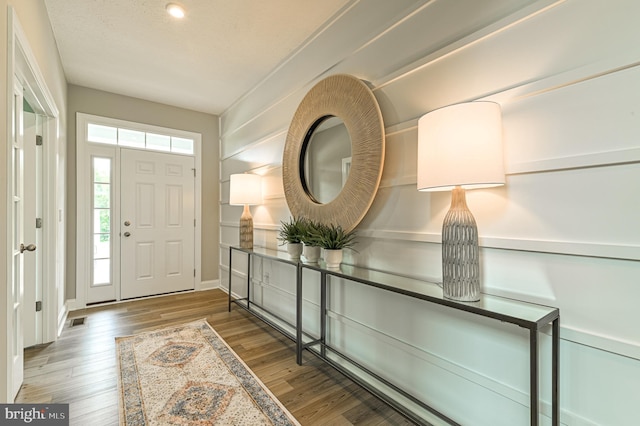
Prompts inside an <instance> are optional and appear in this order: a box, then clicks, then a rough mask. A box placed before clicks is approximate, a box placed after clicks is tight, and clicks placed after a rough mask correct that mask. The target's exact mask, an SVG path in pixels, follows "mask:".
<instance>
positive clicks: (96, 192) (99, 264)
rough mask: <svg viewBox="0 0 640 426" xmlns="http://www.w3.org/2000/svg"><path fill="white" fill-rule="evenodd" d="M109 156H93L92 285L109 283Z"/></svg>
mask: <svg viewBox="0 0 640 426" xmlns="http://www.w3.org/2000/svg"><path fill="white" fill-rule="evenodd" d="M111 161H112V160H111V158H104V157H93V158H92V162H91V165H92V176H93V199H92V200H91V209H92V210H93V224H92V225H93V226H92V234H93V253H92V259H93V270H92V271H91V275H92V277H93V278H92V285H93V286H100V285H110V284H111V177H112V176H111Z"/></svg>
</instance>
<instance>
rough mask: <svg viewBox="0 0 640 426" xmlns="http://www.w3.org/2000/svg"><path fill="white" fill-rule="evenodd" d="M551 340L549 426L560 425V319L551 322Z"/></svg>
mask: <svg viewBox="0 0 640 426" xmlns="http://www.w3.org/2000/svg"><path fill="white" fill-rule="evenodd" d="M552 334H553V337H552V338H553V340H552V342H551V401H552V403H551V410H552V413H551V424H552V425H553V426H558V425H559V424H560V403H559V395H558V380H559V377H558V375H559V373H560V372H559V365H560V359H559V356H560V317H558V318H556V319H555V320H553V326H552Z"/></svg>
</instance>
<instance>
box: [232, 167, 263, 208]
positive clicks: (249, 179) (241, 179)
mask: <svg viewBox="0 0 640 426" xmlns="http://www.w3.org/2000/svg"><path fill="white" fill-rule="evenodd" d="M261 202H262V178H261V177H260V176H259V175H254V174H250V173H241V174H235V175H231V181H230V185H229V204H231V205H234V206H242V205H245V204H247V205H255V204H260V203H261Z"/></svg>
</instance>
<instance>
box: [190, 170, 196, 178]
mask: <svg viewBox="0 0 640 426" xmlns="http://www.w3.org/2000/svg"><path fill="white" fill-rule="evenodd" d="M191 170H193V177H196V169H191Z"/></svg>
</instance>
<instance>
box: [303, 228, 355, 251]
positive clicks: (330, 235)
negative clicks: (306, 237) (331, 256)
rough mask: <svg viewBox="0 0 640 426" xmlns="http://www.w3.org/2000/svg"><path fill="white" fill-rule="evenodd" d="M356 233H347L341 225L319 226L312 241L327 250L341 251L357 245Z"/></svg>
mask: <svg viewBox="0 0 640 426" xmlns="http://www.w3.org/2000/svg"><path fill="white" fill-rule="evenodd" d="M355 237H356V231H355V230H353V231H349V232H345V230H344V229H342V226H340V225H334V224H329V225H325V224H319V226H318V229H317V230H315V231H314V233H313V234H312V237H311V239H312V240H313V242H314V244H315V245H318V246H320V247H322V248H324V249H326V250H339V249H345V248H350V249H353V246H354V245H355V244H356V241H355Z"/></svg>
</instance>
